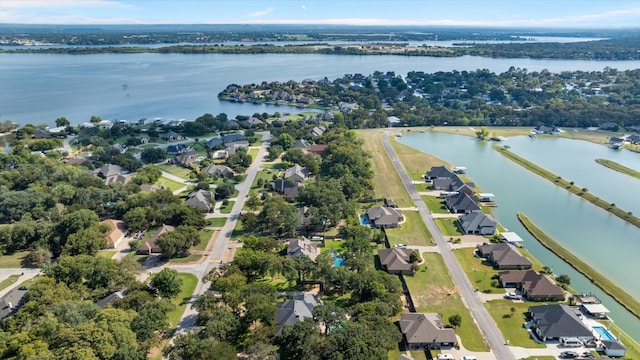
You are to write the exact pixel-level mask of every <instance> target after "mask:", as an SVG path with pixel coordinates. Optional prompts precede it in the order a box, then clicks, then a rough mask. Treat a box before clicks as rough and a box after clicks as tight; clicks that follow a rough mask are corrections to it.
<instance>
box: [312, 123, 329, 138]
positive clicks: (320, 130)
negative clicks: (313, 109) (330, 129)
mask: <svg viewBox="0 0 640 360" xmlns="http://www.w3.org/2000/svg"><path fill="white" fill-rule="evenodd" d="M325 131H327V128H325V127H324V126H322V125H320V126H314V127H313V129H311V130H310V131H309V135H311V137H318V136H322V135H323V134H324V132H325Z"/></svg>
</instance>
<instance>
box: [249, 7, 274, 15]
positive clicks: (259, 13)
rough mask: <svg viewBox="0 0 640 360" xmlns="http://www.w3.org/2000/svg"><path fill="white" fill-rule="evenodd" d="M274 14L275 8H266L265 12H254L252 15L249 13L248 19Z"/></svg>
mask: <svg viewBox="0 0 640 360" xmlns="http://www.w3.org/2000/svg"><path fill="white" fill-rule="evenodd" d="M272 12H273V8H266V9H264V10H261V11H256V12H252V13H248V14H247V15H245V16H247V17H261V16H265V15H267V14H270V13H272Z"/></svg>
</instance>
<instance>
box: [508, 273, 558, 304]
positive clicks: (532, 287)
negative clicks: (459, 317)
mask: <svg viewBox="0 0 640 360" xmlns="http://www.w3.org/2000/svg"><path fill="white" fill-rule="evenodd" d="M498 281H499V283H500V285H501V286H502V287H505V288H508V287H515V288H516V289H518V290H520V291H521V292H522V295H523V296H524V298H525V299H527V300H531V301H563V300H564V290H563V289H562V288H561V287H560V286H558V285H556V284H555V283H554V282H553V281H551V280H549V278H548V277H546V276H544V275H542V274H538V273H537V272H535V271H533V270H528V271H503V272H500V273H498Z"/></svg>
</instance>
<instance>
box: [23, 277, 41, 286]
mask: <svg viewBox="0 0 640 360" xmlns="http://www.w3.org/2000/svg"><path fill="white" fill-rule="evenodd" d="M39 277H40V275H36V276H34V277H32V278H31V279H28V280H25V281H23V282H21V283H20V286H24V287H26V288H27V289H29V288H31V285H33V283H34V282H36V280H38V278H39Z"/></svg>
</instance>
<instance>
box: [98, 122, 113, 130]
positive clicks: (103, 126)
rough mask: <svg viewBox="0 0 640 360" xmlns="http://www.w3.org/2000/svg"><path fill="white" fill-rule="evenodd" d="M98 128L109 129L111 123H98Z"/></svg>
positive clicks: (111, 125)
mask: <svg viewBox="0 0 640 360" xmlns="http://www.w3.org/2000/svg"><path fill="white" fill-rule="evenodd" d="M98 126H99V127H101V128H103V129H107V130H108V129H111V128H112V127H113V122H112V121H109V120H102V121H100V122H99V123H98Z"/></svg>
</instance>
